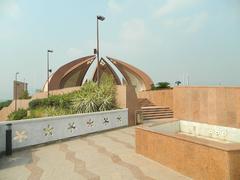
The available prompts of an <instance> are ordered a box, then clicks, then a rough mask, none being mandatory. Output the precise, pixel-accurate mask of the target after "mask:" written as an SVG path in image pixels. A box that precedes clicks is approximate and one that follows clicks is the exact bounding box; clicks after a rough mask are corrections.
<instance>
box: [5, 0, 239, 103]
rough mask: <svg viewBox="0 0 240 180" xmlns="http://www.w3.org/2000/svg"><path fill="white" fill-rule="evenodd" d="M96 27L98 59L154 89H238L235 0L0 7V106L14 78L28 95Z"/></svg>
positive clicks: (9, 1) (40, 1)
mask: <svg viewBox="0 0 240 180" xmlns="http://www.w3.org/2000/svg"><path fill="white" fill-rule="evenodd" d="M98 14H101V15H104V16H106V18H107V19H106V21H104V22H102V23H101V27H100V29H101V50H102V51H101V54H102V55H103V56H106V55H108V56H112V57H115V58H118V59H122V60H124V61H126V62H128V63H130V64H132V65H135V66H137V67H139V68H140V69H142V70H144V71H145V72H147V73H148V74H149V75H150V76H151V77H152V78H153V80H154V81H155V82H159V81H169V82H171V83H172V82H175V81H176V80H181V81H183V77H184V76H185V77H186V76H187V75H189V77H190V84H191V85H219V84H220V83H221V84H222V85H230V86H238V85H240V1H239V0H141V1H140V0H88V1H87V0H85V1H83V0H67V1H66V0H0V62H1V65H0V73H1V74H0V85H1V89H0V99H7V98H11V97H12V81H13V80H14V77H15V72H17V71H18V72H20V75H19V79H20V80H24V79H25V80H26V81H27V82H28V83H29V90H30V91H31V92H34V91H35V90H36V89H39V88H42V86H43V83H44V81H45V80H46V50H47V49H48V48H50V49H53V50H54V54H53V55H52V56H51V68H52V69H53V70H56V69H57V68H59V67H60V66H61V65H63V64H65V63H67V62H70V61H71V60H74V59H75V58H78V57H82V56H85V55H90V54H92V52H93V49H94V48H95V44H96V43H95V42H96V40H95V39H96V15H98Z"/></svg>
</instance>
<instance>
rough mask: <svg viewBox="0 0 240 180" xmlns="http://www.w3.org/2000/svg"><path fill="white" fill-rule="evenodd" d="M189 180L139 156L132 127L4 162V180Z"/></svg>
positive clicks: (0, 169)
mask: <svg viewBox="0 0 240 180" xmlns="http://www.w3.org/2000/svg"><path fill="white" fill-rule="evenodd" d="M38 179H41V180H80V179H90V180H96V179H103V180H105V179H113V180H118V179H124V180H127V179H158V180H187V179H189V178H187V177H185V176H183V175H181V174H179V173H177V172H175V171H173V170H171V169H169V168H167V167H165V166H162V165H161V164H159V163H157V162H154V161H152V160H150V159H147V158H145V157H143V156H141V155H139V154H136V152H135V128H134V127H128V128H122V129H117V130H112V131H107V132H103V133H98V134H92V135H88V136H84V137H77V138H74V139H70V140H68V141H64V142H58V143H54V144H50V145H46V146H41V147H34V148H29V149H27V150H22V151H18V152H15V153H13V155H12V156H11V157H2V158H0V180H38Z"/></svg>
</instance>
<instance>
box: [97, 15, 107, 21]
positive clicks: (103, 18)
mask: <svg viewBox="0 0 240 180" xmlns="http://www.w3.org/2000/svg"><path fill="white" fill-rule="evenodd" d="M97 19H98V20H100V21H104V20H105V19H106V18H105V17H104V16H97Z"/></svg>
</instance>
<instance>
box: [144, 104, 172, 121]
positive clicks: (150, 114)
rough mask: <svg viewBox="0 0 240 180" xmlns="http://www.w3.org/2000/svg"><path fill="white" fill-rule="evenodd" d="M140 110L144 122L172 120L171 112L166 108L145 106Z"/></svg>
mask: <svg viewBox="0 0 240 180" xmlns="http://www.w3.org/2000/svg"><path fill="white" fill-rule="evenodd" d="M141 110H142V115H143V119H144V120H153V119H165V118H173V111H172V110H171V109H170V108H169V107H167V106H147V107H142V108H141Z"/></svg>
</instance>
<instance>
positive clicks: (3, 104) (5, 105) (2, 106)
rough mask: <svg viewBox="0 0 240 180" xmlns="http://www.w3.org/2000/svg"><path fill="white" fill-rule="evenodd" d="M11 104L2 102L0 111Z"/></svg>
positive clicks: (8, 101) (9, 101)
mask: <svg viewBox="0 0 240 180" xmlns="http://www.w3.org/2000/svg"><path fill="white" fill-rule="evenodd" d="M11 103H12V101H11V100H7V101H4V102H0V110H1V109H2V108H4V107H8V106H9V105H10V104H11Z"/></svg>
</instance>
